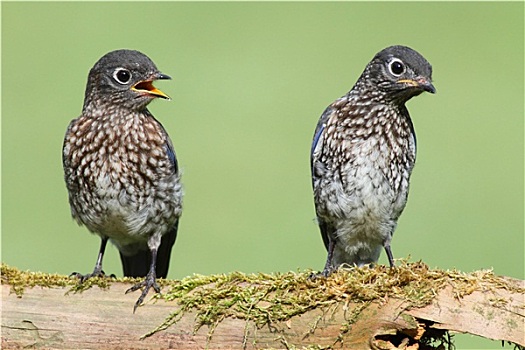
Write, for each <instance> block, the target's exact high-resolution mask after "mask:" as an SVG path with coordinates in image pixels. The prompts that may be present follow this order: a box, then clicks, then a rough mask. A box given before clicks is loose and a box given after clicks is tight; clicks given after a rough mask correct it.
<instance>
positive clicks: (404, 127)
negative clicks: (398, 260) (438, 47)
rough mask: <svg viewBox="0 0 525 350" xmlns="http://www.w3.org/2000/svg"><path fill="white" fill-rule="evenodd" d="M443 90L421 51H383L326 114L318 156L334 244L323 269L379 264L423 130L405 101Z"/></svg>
mask: <svg viewBox="0 0 525 350" xmlns="http://www.w3.org/2000/svg"><path fill="white" fill-rule="evenodd" d="M425 91H426V92H430V93H435V88H434V86H433V85H432V67H431V65H430V64H429V63H428V61H427V60H426V59H425V58H424V57H423V56H422V55H421V54H419V53H418V52H416V51H415V50H413V49H411V48H409V47H406V46H399V45H398V46H391V47H387V48H385V49H384V50H382V51H380V52H379V53H377V54H376V55H375V56H374V58H373V59H372V60H371V61H370V63H368V65H367V66H366V68H365V70H364V71H363V73H362V74H361V76H360V77H359V79H358V80H357V82H356V83H355V85H354V87H353V88H352V89H351V90H350V91H349V92H348V93H347V94H345V95H344V96H343V97H341V98H339V99H337V100H336V101H335V102H333V103H332V104H331V105H329V106H328V108H326V109H325V111H324V113H323V114H322V115H321V117H320V119H319V122H318V124H317V127H316V129H315V133H314V137H313V142H312V147H311V151H310V155H311V163H310V165H311V173H312V185H313V196H314V202H315V209H316V214H317V221H318V225H319V228H320V231H321V236H322V238H323V242H324V245H325V247H326V249H327V251H328V256H327V259H326V264H325V267H324V270H323V274H324V275H325V276H326V275H329V274H330V273H331V272H332V271H333V270H335V269H337V268H338V267H339V266H340V265H342V264H347V265H350V266H363V265H369V264H374V263H377V261H378V259H379V255H380V253H381V250H382V249H385V251H386V254H387V257H388V261H389V264H390V266H392V267H393V266H394V258H393V255H392V251H391V248H390V242H391V240H392V235H393V233H394V230H395V228H396V225H397V220H398V218H399V216H400V215H401V213H402V212H403V209H404V208H405V205H406V202H407V197H408V188H409V182H410V175H411V173H412V169H413V167H414V163H415V160H416V135H415V132H414V127H413V125H412V120H411V119H410V115H409V113H408V110H407V108H406V106H405V103H406V102H407V101H408V100H410V99H411V98H412V97H414V96H417V95H419V94H421V93H422V92H425Z"/></svg>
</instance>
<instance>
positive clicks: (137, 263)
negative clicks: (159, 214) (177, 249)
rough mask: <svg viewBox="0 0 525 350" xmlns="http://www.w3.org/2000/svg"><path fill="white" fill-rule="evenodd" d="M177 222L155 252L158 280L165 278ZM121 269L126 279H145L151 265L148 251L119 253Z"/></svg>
mask: <svg viewBox="0 0 525 350" xmlns="http://www.w3.org/2000/svg"><path fill="white" fill-rule="evenodd" d="M178 226H179V221H178V220H177V222H176V223H175V225H173V227H172V229H171V230H170V231H168V232H167V233H166V234H165V235H164V236H162V241H161V243H160V247H159V250H158V252H157V265H156V270H155V271H156V274H157V277H158V278H166V276H167V275H168V268H169V264H170V257H171V248H172V247H173V245H174V244H175V239H176V238H177V228H178ZM120 261H121V262H122V269H123V270H124V276H126V277H146V275H147V274H148V272H149V267H150V265H151V254H150V252H149V250H148V249H147V246H146V249H145V250H139V251H138V252H137V253H136V254H134V255H130V256H125V255H123V254H122V253H120Z"/></svg>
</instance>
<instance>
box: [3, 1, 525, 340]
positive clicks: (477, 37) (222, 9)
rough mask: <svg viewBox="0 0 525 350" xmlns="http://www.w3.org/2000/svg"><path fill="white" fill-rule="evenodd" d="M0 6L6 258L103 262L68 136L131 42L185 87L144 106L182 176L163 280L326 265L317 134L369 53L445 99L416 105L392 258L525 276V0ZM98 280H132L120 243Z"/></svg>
mask: <svg viewBox="0 0 525 350" xmlns="http://www.w3.org/2000/svg"><path fill="white" fill-rule="evenodd" d="M1 6H2V261H3V262H5V263H7V264H10V265H14V266H17V267H19V268H21V269H31V270H41V271H47V272H59V273H63V274H68V273H70V272H72V271H80V272H89V271H91V269H92V268H93V265H94V262H95V259H96V254H97V251H98V246H99V239H98V238H97V237H95V236H92V235H91V234H89V233H88V231H87V230H86V229H85V228H82V227H78V226H77V225H76V223H74V222H73V220H72V219H71V217H70V213H69V206H68V202H67V194H66V189H65V186H64V183H63V175H62V165H61V147H62V140H63V136H64V132H65V129H66V126H67V125H68V123H69V121H70V120H71V119H73V118H75V117H76V116H78V115H79V114H80V111H81V107H82V102H83V94H84V87H85V83H86V78H87V74H88V71H89V69H90V68H91V67H92V66H93V64H94V63H95V62H96V61H97V60H98V58H99V57H101V56H102V55H103V54H105V53H106V52H108V51H111V50H114V49H118V48H132V49H137V50H140V51H143V52H144V53H146V54H147V55H149V56H150V57H151V58H152V59H153V61H154V62H155V63H156V64H157V66H158V67H159V69H160V70H161V71H162V72H164V73H166V74H169V75H171V76H172V77H174V80H172V81H168V82H161V83H158V84H157V86H158V87H160V88H161V89H162V90H163V91H165V92H166V93H168V94H169V95H170V96H171V97H172V99H173V100H172V101H171V102H166V101H156V102H154V103H152V104H151V105H150V110H151V111H152V112H153V114H154V115H155V116H156V117H157V118H158V119H159V120H160V121H161V122H162V123H163V124H164V126H165V127H166V129H167V130H168V132H169V133H170V135H171V137H172V139H173V142H174V144H175V148H176V151H177V155H178V157H179V161H180V164H181V167H182V169H183V172H184V173H183V182H184V187H185V192H186V196H185V199H184V213H183V217H182V221H181V225H180V229H179V237H178V240H177V243H176V245H175V247H174V252H173V256H172V262H171V271H170V274H169V277H171V278H182V277H184V276H186V275H189V274H192V273H200V274H211V273H221V272H229V271H234V270H239V271H243V272H256V271H263V272H274V271H288V270H296V269H307V268H312V269H321V268H322V267H323V264H324V260H325V257H326V252H325V249H324V247H323V244H322V241H321V237H320V234H319V232H318V229H317V227H316V225H315V222H314V208H313V202H312V196H311V188H310V174H309V148H310V142H311V137H312V133H313V130H314V127H315V125H316V123H317V119H318V118H319V115H320V114H321V112H322V111H323V110H324V108H325V107H326V106H327V105H328V104H329V103H331V102H332V101H333V100H334V99H336V98H338V97H339V96H341V95H343V94H344V93H346V92H347V91H348V90H349V89H350V88H351V87H352V85H353V83H354V82H355V80H356V79H357V78H358V76H359V75H360V74H361V72H362V70H363V68H364V66H365V65H366V63H367V62H368V61H369V60H370V59H371V58H372V57H373V55H374V54H375V53H376V52H378V51H379V50H381V49H382V48H384V47H386V46H389V45H392V44H404V45H408V46H411V47H413V48H414V49H416V50H418V51H419V52H421V53H422V54H423V55H424V56H425V57H426V58H427V59H428V60H429V61H430V62H431V63H432V65H433V68H434V81H435V86H436V87H437V90H438V93H437V94H436V95H429V94H425V95H423V96H420V97H418V98H416V99H413V100H412V101H410V102H409V104H408V108H409V110H410V112H411V115H412V119H413V121H414V125H415V128H416V132H417V137H418V159H417V164H416V168H415V171H414V173H413V177H412V185H411V193H410V197H409V201H408V205H407V208H406V210H405V212H404V214H403V215H402V217H401V219H400V221H399V225H398V229H397V231H396V234H395V235H394V240H393V245H392V249H393V252H394V255H395V257H397V258H400V257H408V256H409V255H410V256H411V259H412V260H419V259H422V260H423V261H425V262H426V263H427V264H429V265H430V266H431V267H440V268H458V269H461V270H464V271H472V270H475V269H487V268H494V270H495V272H496V273H497V274H500V275H507V276H513V277H517V278H523V277H524V227H523V225H524V222H523V212H524V206H523V200H524V198H523V180H524V179H523V168H524V154H523V153H524V149H523V146H524V145H523V130H524V122H523V119H524V109H523V108H524V68H523V64H524V57H523V52H524V36H523V29H524V27H523V23H524V22H523V13H524V12H523V10H524V5H523V3H520V2H515V3H486V2H484V3H435V2H429V3H414V2H402V3H397V2H394V3H382V2H374V3H366V2H346V3H345V2H332V3H209V2H202V3H191V2H182V3H170V2H158V3H154V2H150V3H142V2H136V3H126V2H113V3H112V2H108V3H104V2H92V3H82V2H74V3H67V2H58V3H35V2H32V3H27V2H18V3H12V2H8V3H6V2H3V3H2V5H1ZM380 262H381V263H385V262H386V259H385V257H384V254H383V255H382V256H381V260H380ZM104 269H105V271H106V272H110V273H111V272H115V273H117V274H120V273H121V267H120V263H119V260H118V254H117V251H116V250H115V249H114V248H110V249H108V251H107V253H106V257H105V262H104ZM461 340H462V341H463V342H464V343H460V344H457V345H458V348H465V347H471V348H472V347H492V346H494V348H499V347H500V344H499V343H498V344H495V343H488V342H479V341H478V340H472V341H470V339H469V338H466V339H465V338H461Z"/></svg>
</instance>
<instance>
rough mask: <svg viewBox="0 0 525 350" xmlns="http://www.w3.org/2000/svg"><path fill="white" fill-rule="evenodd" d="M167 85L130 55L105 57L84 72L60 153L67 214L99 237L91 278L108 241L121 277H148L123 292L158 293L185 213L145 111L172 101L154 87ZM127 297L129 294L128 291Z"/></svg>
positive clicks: (171, 164) (167, 147) (170, 152)
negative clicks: (77, 109) (80, 101)
mask: <svg viewBox="0 0 525 350" xmlns="http://www.w3.org/2000/svg"><path fill="white" fill-rule="evenodd" d="M166 79H171V78H170V77H169V76H168V75H165V74H163V73H161V72H160V71H159V70H158V69H157V67H156V66H155V64H154V63H153V62H152V61H151V59H149V58H148V57H147V56H146V55H144V54H143V53H141V52H138V51H134V50H116V51H112V52H109V53H107V54H106V55H104V56H103V57H102V58H100V59H99V60H98V62H96V64H95V65H94V66H93V68H92V69H91V70H90V72H89V76H88V81H87V86H86V92H85V97H84V106H83V108H82V114H81V115H80V116H79V117H78V118H76V119H74V120H73V121H71V123H70V124H69V126H68V128H67V131H66V135H65V139H64V144H63V150H62V161H63V167H64V177H65V182H66V187H67V190H68V194H69V204H70V207H71V214H72V216H73V218H74V219H75V220H76V221H77V222H78V224H79V225H83V226H85V227H86V228H87V229H88V230H89V231H91V232H92V233H94V234H96V235H98V236H99V237H100V239H101V244H100V250H99V253H98V258H97V261H96V264H95V268H94V270H93V272H92V273H89V274H85V275H81V274H76V275H77V276H78V277H79V278H80V279H81V281H82V282H83V281H85V280H86V279H88V278H91V277H94V276H104V272H103V270H102V259H103V256H104V252H105V249H106V245H107V242H108V240H109V241H111V242H112V243H113V244H114V245H115V246H116V247H117V248H118V250H119V252H120V258H121V262H122V267H123V270H124V276H129V277H145V278H144V280H143V281H142V282H140V283H137V284H136V285H134V286H133V287H131V288H130V289H128V291H127V292H131V291H136V290H138V289H142V294H141V295H140V297H139V298H138V300H137V302H136V303H135V306H134V309H133V311H135V310H136V308H137V307H138V306H139V305H141V304H142V302H143V301H144V298H145V297H146V295H147V294H148V291H149V290H150V289H151V288H153V289H154V290H155V291H156V292H160V288H159V286H158V284H157V282H156V279H157V278H166V276H167V274H168V268H169V261H170V256H171V250H172V247H173V245H174V243H175V239H176V237H177V228H178V224H179V218H180V216H181V213H182V186H181V182H180V173H179V167H178V163H177V157H176V155H175V151H174V148H173V144H172V142H171V140H170V138H169V136H168V134H167V132H166V130H165V129H164V127H163V126H162V125H161V123H160V122H158V121H157V120H156V119H155V118H154V117H153V115H152V114H151V112H150V111H149V110H148V108H147V106H148V104H149V103H150V102H151V101H153V100H154V99H156V98H161V99H167V100H169V97H168V95H166V94H165V93H164V92H162V91H160V90H159V89H157V88H156V87H155V86H154V85H153V82H155V81H157V80H166ZM127 292H126V293H127Z"/></svg>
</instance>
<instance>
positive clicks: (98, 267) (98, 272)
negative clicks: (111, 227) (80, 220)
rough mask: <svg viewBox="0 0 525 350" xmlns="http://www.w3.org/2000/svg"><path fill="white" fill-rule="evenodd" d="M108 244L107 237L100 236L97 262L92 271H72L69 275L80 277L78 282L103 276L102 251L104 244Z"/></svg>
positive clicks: (104, 247) (104, 248)
mask: <svg viewBox="0 0 525 350" xmlns="http://www.w3.org/2000/svg"><path fill="white" fill-rule="evenodd" d="M107 244H108V238H107V237H102V238H101V242H100V249H99V250H98V257H97V262H96V264H95V268H94V269H93V272H92V273H88V274H85V275H82V274H80V273H78V272H73V273H72V274H71V275H70V276H73V277H78V278H80V282H81V283H82V282H84V281H86V280H88V279H89V278H91V277H105V276H106V274H105V273H104V271H102V259H103V258H104V252H105V251H106V245H107Z"/></svg>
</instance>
